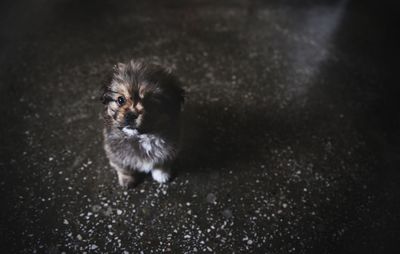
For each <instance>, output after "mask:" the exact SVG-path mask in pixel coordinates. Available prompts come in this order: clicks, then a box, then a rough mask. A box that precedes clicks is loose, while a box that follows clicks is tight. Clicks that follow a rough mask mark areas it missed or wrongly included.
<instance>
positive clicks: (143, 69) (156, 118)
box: [102, 61, 183, 133]
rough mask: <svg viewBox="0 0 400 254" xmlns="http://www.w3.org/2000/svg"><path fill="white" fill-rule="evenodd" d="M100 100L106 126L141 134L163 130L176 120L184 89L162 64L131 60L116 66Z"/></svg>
mask: <svg viewBox="0 0 400 254" xmlns="http://www.w3.org/2000/svg"><path fill="white" fill-rule="evenodd" d="M102 100H103V103H104V104H105V105H106V110H105V118H106V124H107V125H109V126H112V127H115V128H118V129H123V128H125V127H127V128H129V129H134V130H137V131H138V132H141V133H145V132H152V131H162V129H163V128H164V129H165V128H170V127H171V125H173V122H174V121H176V118H177V117H178V115H179V112H180V108H181V104H182V103H183V90H182V89H181V88H180V87H179V85H178V82H177V80H176V79H175V78H174V77H173V76H172V75H171V74H170V73H169V72H167V71H165V70H164V69H162V68H161V67H159V66H154V65H147V64H143V63H138V62H133V61H131V62H130V63H128V64H118V65H117V66H116V68H115V73H114V76H113V79H112V81H111V83H110V84H108V85H107V86H106V87H105V88H104V93H103V96H102Z"/></svg>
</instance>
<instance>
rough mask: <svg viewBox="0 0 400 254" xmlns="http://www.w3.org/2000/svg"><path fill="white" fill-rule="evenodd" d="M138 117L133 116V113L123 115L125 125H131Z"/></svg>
mask: <svg viewBox="0 0 400 254" xmlns="http://www.w3.org/2000/svg"><path fill="white" fill-rule="evenodd" d="M137 117H138V115H137V114H135V113H134V112H128V113H127V114H126V115H125V124H126V125H131V124H133V123H134V121H135V119H136V118H137Z"/></svg>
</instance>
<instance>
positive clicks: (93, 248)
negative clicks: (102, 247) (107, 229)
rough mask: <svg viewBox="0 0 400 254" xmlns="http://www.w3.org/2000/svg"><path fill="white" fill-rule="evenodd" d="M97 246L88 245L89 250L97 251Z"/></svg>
mask: <svg viewBox="0 0 400 254" xmlns="http://www.w3.org/2000/svg"><path fill="white" fill-rule="evenodd" d="M98 247H99V246H97V245H96V244H91V245H89V248H90V249H91V250H95V249H97V248H98Z"/></svg>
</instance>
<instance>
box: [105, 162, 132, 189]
mask: <svg viewBox="0 0 400 254" xmlns="http://www.w3.org/2000/svg"><path fill="white" fill-rule="evenodd" d="M110 164H111V166H112V167H113V168H114V169H115V171H117V175H118V183H119V185H120V186H122V187H125V188H134V187H135V186H136V185H137V184H138V181H137V179H136V176H135V172H133V171H132V170H129V169H123V168H121V167H119V166H117V165H116V164H115V163H112V162H110Z"/></svg>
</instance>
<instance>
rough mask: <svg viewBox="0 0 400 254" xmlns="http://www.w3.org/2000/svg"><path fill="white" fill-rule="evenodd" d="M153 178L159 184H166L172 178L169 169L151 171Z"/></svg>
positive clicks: (159, 168)
mask: <svg viewBox="0 0 400 254" xmlns="http://www.w3.org/2000/svg"><path fill="white" fill-rule="evenodd" d="M151 176H152V177H153V179H154V180H156V181H157V182H159V183H166V182H168V180H169V179H170V178H171V173H170V170H169V169H165V168H161V167H158V168H154V169H152V170H151Z"/></svg>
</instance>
